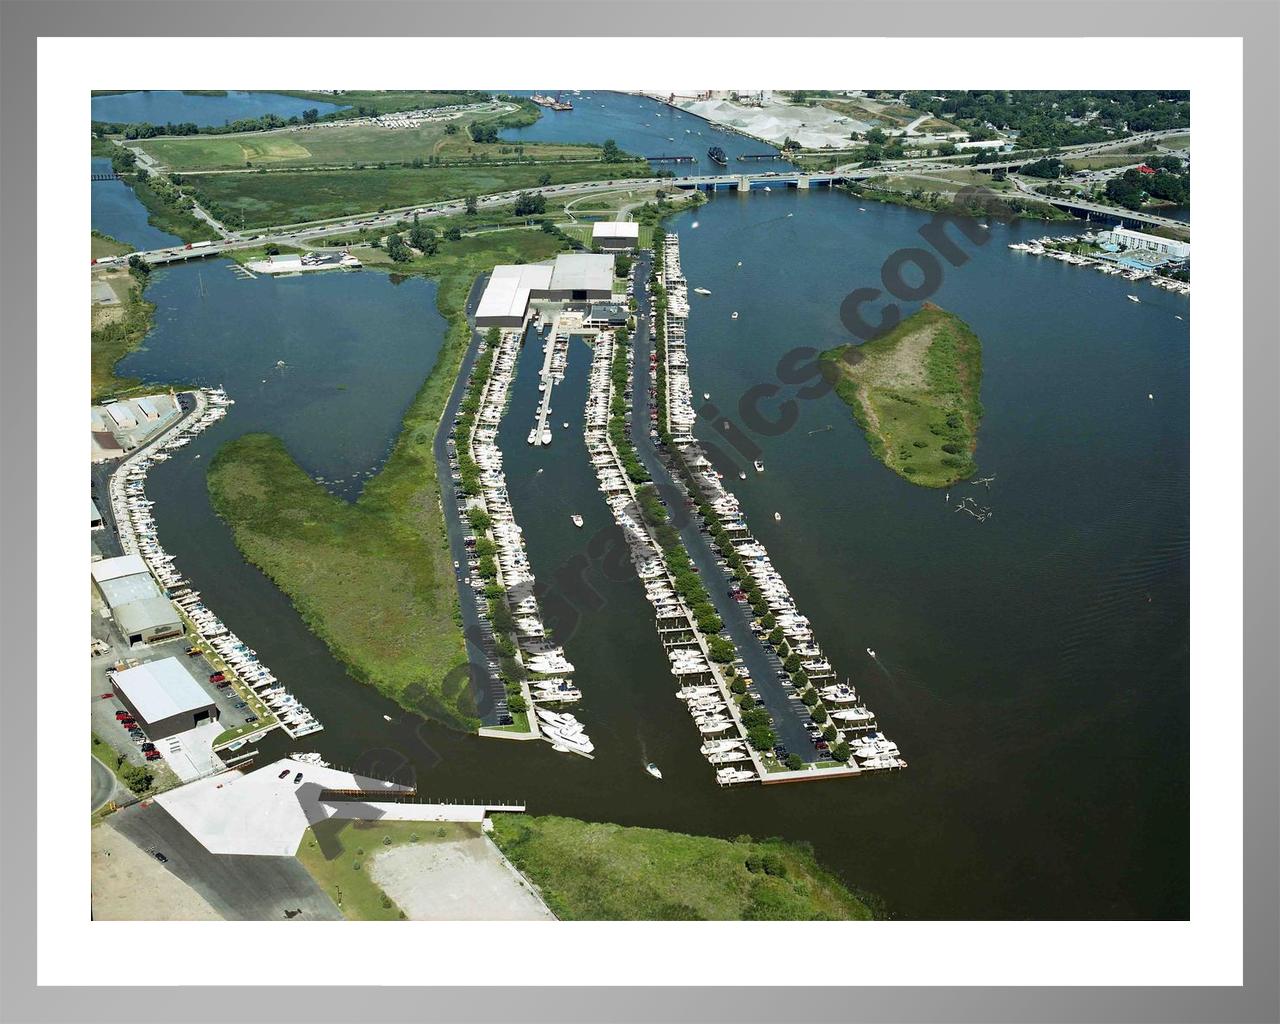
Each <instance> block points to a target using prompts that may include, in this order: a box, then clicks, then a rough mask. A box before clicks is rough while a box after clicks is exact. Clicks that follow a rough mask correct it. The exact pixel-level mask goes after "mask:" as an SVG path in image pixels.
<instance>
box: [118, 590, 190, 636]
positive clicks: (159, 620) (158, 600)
mask: <svg viewBox="0 0 1280 1024" xmlns="http://www.w3.org/2000/svg"><path fill="white" fill-rule="evenodd" d="M111 612H112V614H113V615H114V616H115V619H116V624H117V625H118V626H119V627H120V632H122V633H123V634H124V635H125V636H126V637H127V638H128V640H129V643H130V645H132V644H137V643H143V644H153V643H156V642H157V641H160V640H169V639H172V638H173V637H175V636H182V634H183V633H185V632H186V627H184V626H183V624H182V616H181V615H179V614H178V612H177V611H176V610H175V609H174V607H173V602H172V601H170V600H169V599H168V598H167V597H160V596H158V595H157V596H155V597H144V598H140V599H139V600H137V601H130V602H129V603H128V604H122V605H119V606H116V607H113V608H112V609H111Z"/></svg>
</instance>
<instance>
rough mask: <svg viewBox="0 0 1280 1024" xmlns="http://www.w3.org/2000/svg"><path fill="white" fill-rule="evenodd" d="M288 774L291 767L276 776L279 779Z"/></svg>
mask: <svg viewBox="0 0 1280 1024" xmlns="http://www.w3.org/2000/svg"><path fill="white" fill-rule="evenodd" d="M288 774H289V769H288V768H286V769H285V770H284V771H282V772H281V773H280V774H279V775H277V776H276V778H277V779H283V778H284V777H285V776H286V775H288Z"/></svg>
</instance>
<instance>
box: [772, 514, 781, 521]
mask: <svg viewBox="0 0 1280 1024" xmlns="http://www.w3.org/2000/svg"><path fill="white" fill-rule="evenodd" d="M773 521H774V522H775V523H780V522H782V513H781V512H775V513H774V514H773Z"/></svg>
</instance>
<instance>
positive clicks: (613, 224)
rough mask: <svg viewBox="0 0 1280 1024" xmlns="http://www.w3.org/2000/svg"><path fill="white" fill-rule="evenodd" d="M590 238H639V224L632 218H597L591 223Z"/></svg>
mask: <svg viewBox="0 0 1280 1024" xmlns="http://www.w3.org/2000/svg"><path fill="white" fill-rule="evenodd" d="M591 237H592V238H634V239H636V240H637V241H639V239H640V225H639V224H637V223H636V222H635V221H633V220H598V221H596V222H595V223H594V224H593V225H591Z"/></svg>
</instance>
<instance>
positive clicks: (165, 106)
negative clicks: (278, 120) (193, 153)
mask: <svg viewBox="0 0 1280 1024" xmlns="http://www.w3.org/2000/svg"><path fill="white" fill-rule="evenodd" d="M341 109H343V108H342V107H341V106H340V105H338V104H336V103H326V102H324V101H323V100H304V99H299V98H298V97H296V96H283V95H281V94H280V93H274V92H240V91H236V90H228V91H227V94H226V95H225V96H193V95H190V94H188V93H185V92H178V91H176V90H170V89H146V90H140V91H138V92H124V93H117V94H116V95H114V96H95V97H93V100H92V117H93V120H95V121H111V122H116V123H120V124H142V123H148V124H155V125H161V124H169V123H173V124H181V123H183V122H194V123H195V124H198V125H200V126H201V127H221V126H222V125H225V124H227V123H228V122H231V121H239V120H242V119H244V118H248V117H262V116H264V115H266V114H276V115H278V116H280V117H294V116H298V117H301V116H302V112H303V111H304V110H317V111H319V112H320V113H321V114H328V113H331V112H332V111H335V110H341Z"/></svg>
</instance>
